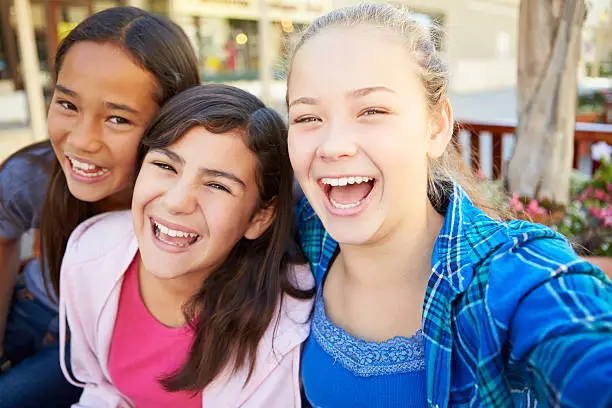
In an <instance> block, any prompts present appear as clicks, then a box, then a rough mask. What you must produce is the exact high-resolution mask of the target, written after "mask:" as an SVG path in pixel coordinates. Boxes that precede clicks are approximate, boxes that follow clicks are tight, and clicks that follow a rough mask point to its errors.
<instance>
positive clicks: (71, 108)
mask: <svg viewBox="0 0 612 408" xmlns="http://www.w3.org/2000/svg"><path fill="white" fill-rule="evenodd" d="M56 103H57V104H58V105H59V106H61V107H62V108H64V109H65V110H69V111H76V110H77V108H76V106H74V104H73V103H72V102H68V101H64V100H61V99H60V100H58V101H57V102H56Z"/></svg>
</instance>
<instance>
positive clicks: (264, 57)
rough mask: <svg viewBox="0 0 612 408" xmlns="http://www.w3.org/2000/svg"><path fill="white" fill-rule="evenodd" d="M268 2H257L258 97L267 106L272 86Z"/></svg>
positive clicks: (265, 0) (266, 0)
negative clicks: (259, 87) (259, 88)
mask: <svg viewBox="0 0 612 408" xmlns="http://www.w3.org/2000/svg"><path fill="white" fill-rule="evenodd" d="M268 9H269V7H268V0H259V20H258V24H259V27H258V28H259V38H258V48H259V49H258V51H259V83H260V86H261V90H260V92H259V97H260V98H261V100H262V102H263V103H265V104H266V105H268V106H271V105H272V102H273V101H272V95H271V92H270V87H271V84H272V57H271V55H270V54H271V53H270V51H271V50H270V16H269V10H268Z"/></svg>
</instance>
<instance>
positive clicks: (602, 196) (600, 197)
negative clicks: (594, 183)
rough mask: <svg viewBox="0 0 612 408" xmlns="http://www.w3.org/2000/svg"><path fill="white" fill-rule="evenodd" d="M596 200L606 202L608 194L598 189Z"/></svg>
mask: <svg viewBox="0 0 612 408" xmlns="http://www.w3.org/2000/svg"><path fill="white" fill-rule="evenodd" d="M595 198H596V199H598V200H601V201H605V199H606V192H605V191H603V190H602V189H600V188H598V189H597V190H595Z"/></svg>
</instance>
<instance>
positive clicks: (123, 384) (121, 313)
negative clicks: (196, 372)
mask: <svg viewBox="0 0 612 408" xmlns="http://www.w3.org/2000/svg"><path fill="white" fill-rule="evenodd" d="M138 259H139V255H136V257H135V258H134V260H133V261H132V263H131V264H130V266H129V267H128V269H127V271H126V273H125V276H124V278H123V285H122V287H121V296H120V298H119V309H118V311H117V318H116V320H115V329H114V331H113V339H112V342H111V348H110V356H109V361H108V367H109V372H110V376H111V380H112V382H113V385H114V386H115V387H116V388H117V390H119V391H120V392H121V393H122V394H123V395H125V396H126V397H128V398H130V399H131V400H132V402H133V403H134V404H135V405H136V407H146V408H156V407H169V406H172V407H185V408H194V407H198V408H201V407H202V395H201V394H197V395H195V396H194V395H193V393H192V392H186V391H181V392H168V391H166V390H164V388H163V387H162V385H161V384H160V383H159V379H160V378H163V377H164V375H167V374H170V373H173V372H174V371H175V370H176V369H178V368H180V367H181V365H182V364H184V362H185V360H186V359H187V356H188V353H189V347H190V346H191V343H192V341H193V330H191V329H190V328H189V326H184V327H181V328H170V327H166V326H164V325H163V324H161V323H160V322H158V321H157V320H156V319H155V318H154V317H153V316H152V315H151V313H149V311H148V309H147V308H146V306H145V305H144V302H143V301H142V298H141V297H140V286H139V284H138Z"/></svg>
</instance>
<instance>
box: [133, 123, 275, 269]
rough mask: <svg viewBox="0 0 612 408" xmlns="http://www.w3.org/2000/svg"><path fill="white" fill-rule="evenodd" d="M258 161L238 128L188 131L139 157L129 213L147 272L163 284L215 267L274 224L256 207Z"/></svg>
mask: <svg viewBox="0 0 612 408" xmlns="http://www.w3.org/2000/svg"><path fill="white" fill-rule="evenodd" d="M256 169H257V157H256V155H255V154H254V153H253V152H252V151H251V150H249V148H248V147H247V146H246V145H245V143H244V137H243V135H242V134H241V133H240V132H238V131H233V132H229V133H222V134H215V133H211V132H209V131H207V130H206V129H205V128H204V127H194V128H191V129H190V130H189V131H187V132H186V133H185V135H183V136H182V137H181V138H180V139H179V140H178V141H176V142H174V143H173V144H171V145H170V146H168V147H167V148H163V149H153V150H151V151H149V152H148V153H147V155H146V157H145V159H144V162H143V165H142V168H141V170H140V173H139V175H138V179H137V181H136V186H135V187H134V197H133V201H132V215H133V220H134V227H135V231H136V237H137V239H138V246H139V248H140V252H141V257H142V262H143V264H144V266H145V269H146V270H147V271H148V272H150V273H152V274H153V275H155V276H156V277H158V278H161V279H171V278H180V277H182V276H185V275H187V274H190V275H192V276H193V274H194V273H196V274H202V275H204V276H207V275H208V274H209V273H210V272H212V271H214V270H215V269H217V268H218V267H219V266H220V265H221V264H222V263H223V262H224V261H225V260H226V259H227V256H228V255H229V253H230V251H231V250H232V248H233V247H234V246H235V245H236V243H237V242H238V241H239V240H240V239H242V238H243V237H245V238H247V239H255V238H257V237H259V236H260V235H261V234H262V233H263V232H265V230H266V229H267V228H268V226H269V225H270V223H271V222H272V220H273V212H271V211H270V208H266V209H263V210H259V209H258V208H257V207H258V198H259V191H258V187H257V173H256Z"/></svg>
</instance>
